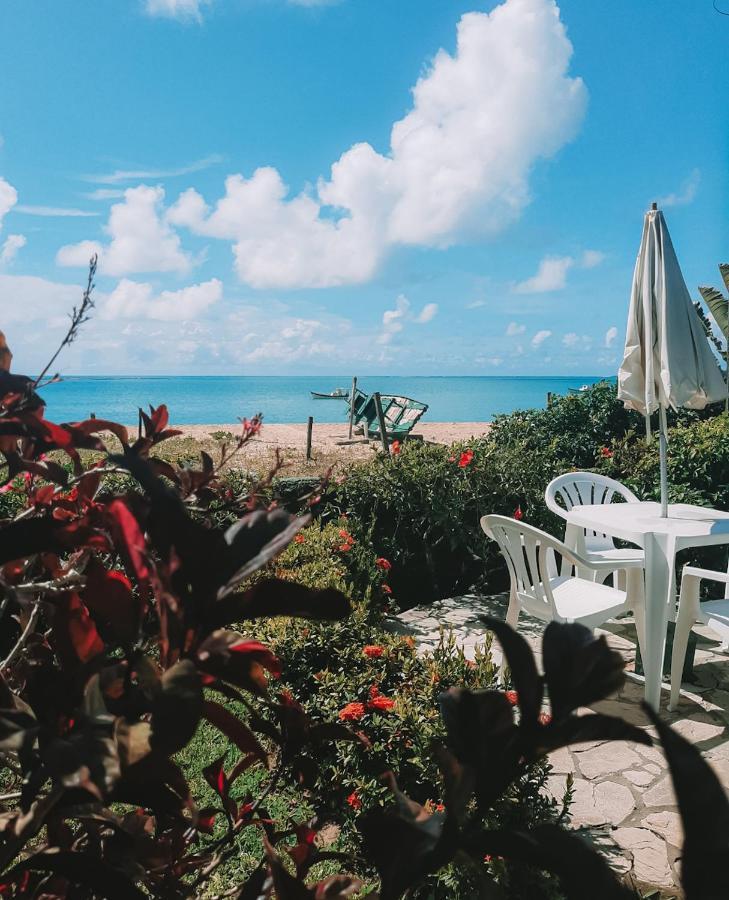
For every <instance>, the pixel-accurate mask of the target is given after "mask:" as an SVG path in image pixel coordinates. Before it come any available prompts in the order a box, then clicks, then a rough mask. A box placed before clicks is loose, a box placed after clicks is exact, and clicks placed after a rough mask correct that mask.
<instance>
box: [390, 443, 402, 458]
mask: <svg viewBox="0 0 729 900" xmlns="http://www.w3.org/2000/svg"><path fill="white" fill-rule="evenodd" d="M390 450H391V451H392V455H393V456H398V455H399V453H400V441H393V442H392V446H391V447H390Z"/></svg>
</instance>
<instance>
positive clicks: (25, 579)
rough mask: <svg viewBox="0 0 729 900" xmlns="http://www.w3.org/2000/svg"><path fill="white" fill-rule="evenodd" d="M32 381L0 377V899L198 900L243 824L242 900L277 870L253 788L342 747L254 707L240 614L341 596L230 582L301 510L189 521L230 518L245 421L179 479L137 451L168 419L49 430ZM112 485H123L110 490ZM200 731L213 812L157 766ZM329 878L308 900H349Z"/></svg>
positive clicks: (266, 690) (273, 706) (281, 835)
mask: <svg viewBox="0 0 729 900" xmlns="http://www.w3.org/2000/svg"><path fill="white" fill-rule="evenodd" d="M90 286H91V282H90ZM90 305H92V304H90V301H89V303H86V301H85V305H84V306H83V309H80V310H79V311H74V316H76V319H74V321H77V319H78V316H79V315H80V316H81V318H82V319H83V316H85V315H86V314H87V313H88V309H89V307H90ZM71 339H72V338H71ZM68 342H70V340H69V341H67V343H68ZM38 381H39V380H36V382H34V381H31V379H28V378H23V377H22V376H17V375H10V373H9V372H8V371H6V370H3V371H0V491H5V492H10V491H13V492H14V491H16V490H17V488H16V486H15V485H16V479H17V478H18V477H19V476H21V477H22V479H23V481H22V487H21V488H20V490H19V494H22V497H23V500H22V502H21V503H20V504H19V506H18V512H17V513H16V514H14V516H13V517H12V518H9V519H8V518H6V519H0V617H2V630H0V758H2V760H3V761H5V762H6V763H7V766H8V767H9V768H6V770H5V771H6V772H7V773H8V778H7V779H6V782H5V783H4V787H6V790H10V793H7V794H6V798H5V805H4V811H3V812H2V813H0V871H1V873H2V874H0V895H1V896H3V897H31V896H41V895H42V896H43V897H47V898H53V897H66V896H79V897H80V896H84V897H89V898H92V897H101V896H104V897H106V896H108V897H112V896H113V897H119V898H125V900H126V898H141V897H144V896H147V897H149V896H151V897H159V898H173V897H178V898H183V897H194V896H197V894H198V888H199V887H200V885H201V884H202V883H203V881H204V880H205V879H206V878H207V877H209V876H210V875H211V874H212V872H213V871H214V870H215V868H216V867H217V866H218V865H219V864H220V862H221V861H222V860H223V859H224V858H225V856H226V854H228V853H229V852H230V851H231V848H233V847H234V841H235V839H236V836H237V835H238V833H239V832H240V831H241V830H243V829H247V828H255V829H259V830H260V832H261V834H262V835H264V836H265V840H266V846H265V847H264V845H263V844H262V845H261V858H260V865H259V867H258V868H257V869H256V870H255V871H253V873H252V874H249V875H248V876H246V878H245V879H244V880H243V881H242V883H241V885H240V889H241V891H243V894H245V895H246V896H248V895H249V894H250V896H258V893H259V890H258V886H259V885H262V884H263V882H262V881H260V879H261V875H262V873H263V875H265V877H266V878H269V877H273V879H274V881H276V880H279V881H280V880H281V879H282V878H283V877H284V875H283V872H285V869H283V867H282V866H281V863H280V858H279V856H278V855H277V853H276V850H275V846H276V845H277V843H278V842H280V841H282V840H285V839H287V838H288V837H289V836H290V835H291V832H290V831H289V832H286V831H285V830H279V829H278V828H277V826H276V823H275V822H273V821H272V820H271V818H270V816H269V814H268V813H267V811H266V809H265V797H266V796H267V795H268V793H269V792H270V791H271V790H272V789H273V788H274V787H275V786H276V784H278V783H279V782H280V781H281V779H286V778H289V779H290V780H292V782H293V783H294V784H297V783H298V784H302V785H306V784H311V783H312V782H313V780H315V779H316V762H315V760H316V759H317V755H319V756H321V753H320V752H319V753H318V754H317V747H319V748H320V747H321V745H322V744H323V743H328V742H332V741H339V740H352V741H359V740H360V738H358V737H357V736H356V735H354V734H353V733H352V732H351V731H349V729H348V728H346V727H345V726H344V725H343V724H340V723H326V722H319V721H313V720H312V719H310V718H309V716H308V715H307V714H306V713H305V712H304V710H303V708H302V707H301V706H300V705H298V704H297V703H296V701H294V700H293V698H291V697H289V696H287V695H281V696H280V697H279V698H275V697H273V696H272V695H271V693H270V686H271V682H272V680H275V679H276V678H278V677H279V676H280V674H281V663H280V662H279V660H278V659H277V658H276V657H275V655H274V654H273V653H272V652H271V651H270V650H269V649H268V647H266V646H265V645H264V644H262V643H260V642H259V641H257V640H256V637H255V632H254V631H253V630H252V620H253V619H254V618H256V617H260V616H266V615H268V616H276V615H286V616H294V617H296V616H299V617H305V618H306V617H311V618H316V619H327V618H332V619H340V618H343V617H345V616H347V615H348V613H349V609H350V606H349V601H348V600H347V599H346V598H345V597H344V596H343V595H342V594H340V593H339V592H338V591H335V590H331V589H329V590H323V591H316V590H312V589H309V588H306V587H303V586H301V585H297V584H293V583H290V582H287V581H281V580H277V579H274V578H266V579H259V580H257V581H256V582H255V584H254V585H253V586H249V584H248V579H249V578H250V576H251V575H252V574H254V573H255V572H257V571H258V570H259V569H261V568H262V567H264V566H266V565H267V564H268V563H269V562H270V561H271V560H272V559H273V558H274V557H275V556H277V555H278V554H279V553H280V552H281V551H282V550H284V549H285V547H286V546H287V545H288V544H289V542H290V541H291V540H293V539H294V538H295V537H296V535H297V534H298V532H299V531H300V529H301V528H302V527H304V526H305V525H307V524H308V522H309V521H310V518H311V517H310V515H306V516H301V517H294V516H292V515H290V514H289V513H287V512H285V511H283V510H280V509H269V510H267V509H259V508H257V502H256V499H255V498H256V496H257V489H256V488H254V489H253V490H252V492H251V496H250V497H241V498H235V500H236V506H235V508H236V509H238V510H240V512H241V513H242V515H241V517H240V518H239V519H238V521H236V522H235V523H234V524H233V525H232V526H230V527H227V528H223V527H219V526H217V525H215V524H213V523H212V522H211V521H209V520H208V518H207V517H206V516H205V510H206V508H207V506H208V505H209V503H210V502H212V501H213V500H214V501H216V502H217V503H219V504H226V505H227V508H228V509H230V508H231V502H230V496H229V493H228V494H226V490H227V489H225V488H223V487H222V486H221V484H220V481H219V478H218V474H219V472H220V469H221V467H222V466H224V465H225V464H226V463H227V462H228V461H229V460H230V458H231V456H232V455H233V453H235V452H237V450H238V449H240V448H241V447H242V446H243V445H244V444H245V443H247V441H249V440H251V439H253V438H254V437H255V435H256V434H257V433H258V432H259V430H260V427H261V418H260V416H255V417H254V418H253V419H250V420H243V422H242V430H241V434H240V436H239V438H238V439H236V440H235V441H233V442H232V444H231V446H229V447H224V448H222V450H221V459H220V460H219V461H217V462H216V461H213V460H212V459H211V457H209V456H208V455H206V454H203V455H202V457H201V462H200V466H199V467H195V466H186V467H184V468H183V467H181V466H173V465H171V464H170V463H168V462H166V461H165V460H163V459H161V458H159V457H157V456H156V455H155V451H156V447H157V446H158V445H159V444H160V443H161V442H162V441H164V440H166V439H167V438H169V437H171V436H173V435H174V434H176V433H177V432H176V431H174V430H173V429H171V428H170V427H169V413H168V410H167V408H166V407H165V406H158V407H157V408H153V409H150V411H149V413H146V412H143V411H141V410H140V414H139V423H140V425H139V433H138V434H137V436H136V437H135V438H132V437H130V435H129V434H128V432H127V429H126V428H124V427H123V426H122V425H119V424H117V423H114V422H109V421H106V420H102V419H89V420H86V421H82V422H74V423H62V424H57V423H55V422H53V421H51V420H49V419H47V418H46V416H45V406H44V403H43V400H42V399H41V397H40V394H39V393H38V392H39V391H40V390H41V389H42V387H43V385H42V384H39V383H38ZM87 450H93V451H95V454H96V455H95V461H94V462H88V460H87V456H88V455H87V454H84V453H82V452H81V451H87ZM49 453H51V458H48V456H47V454H49ZM99 454H100V458H99ZM57 457H58V458H59V459H60V462H59V461H57V460H56V458H57ZM64 457H65V459H66V460H67V462H66V464H65V465H64V464H63V458H64ZM69 462H70V465H69V464H68V463H69ZM118 473H124V474H126V476H127V478H126V480H125V481H124V482H123V483H125V484H127V485H128V487H125V488H123V489H121V490H114V489H113V486H112V485H116V484H119V480H118V479H117V480H115V481H113V482H112V481H110V479H109V476H110V475H117V474H118ZM12 508H15V506H13V507H12ZM201 511H202V513H201ZM345 543H347V544H350V545H351V538H350V539H345ZM233 622H235V623H237V626H238V628H239V629H242V630H240V631H236V630H233V629H232V628H231V627H230V626H231V623H233ZM230 700H234V701H238V703H237V704H236V706H235V707H228V706H227V705H226V704H227V702H228V701H230ZM233 709H235V710H240V709H244V710H247V714H246V715H245V716H243V715H241V714H240V712H238V711H236V712H234V711H233ZM202 719H205V720H206V722H207V723H209V725H210V726H212V727H214V728H216V729H217V730H218V731H220V732H221V733H222V734H223V735H224V736H225V737H226V738H227V739H228V741H229V742H230V745H229V747H230V749H229V750H228V752H227V754H226V756H225V758H224V759H221V760H219V761H218V762H216V763H214V764H212V765H211V766H208V767H207V768H206V769H205V770H204V771H203V772H202V774H203V775H204V777H205V779H207V781H208V783H209V784H210V786H211V787H212V788H213V790H214V792H215V794H216V796H217V798H218V800H217V802H216V803H213V804H210V803H208V804H207V805H204V806H202V807H198V804H197V801H196V798H195V797H194V796H192V794H191V791H190V787H189V785H188V783H187V781H186V778H185V776H184V775H183V773H182V770H181V769H180V768H179V766H178V765H177V763H176V762H175V761H174V755H175V754H176V753H178V752H179V751H180V750H181V749H183V748H184V747H185V746H186V745H187V744H188V743H189V741H190V740H191V739H192V737H193V735H194V734H195V732H196V730H197V728H198V726H199V724H200V721H201V720H202ZM252 766H258V767H261V768H262V770H264V772H267V773H268V774H264V777H263V779H262V781H261V788H260V793H259V796H258V797H255V796H252V797H244V798H242V799H241V798H240V796H239V795H238V794H237V793H236V792H235V791H234V790H233V787H234V784H235V782H236V779H238V778H239V777H240V775H241V774H242V773H243V772H245V771H246V770H247V769H248V768H251V767H252ZM6 785H7V786H6ZM13 785H16V786H17V791H16V793H15V794H14V793H13V790H14V788H13ZM14 796H17V804H15V805H13V804H12V803H8V800H9V799H12V798H13V797H14ZM316 827H317V826H316V823H309V824H308V825H307V826H306V829H304V830H299V831H298V832H296V834H295V835H294V836H295V837H296V838H297V840H298V843H297V845H296V846H295V847H293V848H291V847H289V848H288V853H289V855H290V856H291V857H292V859H293V860H294V862H295V864H296V870H297V874H296V876H295V878H294V876H291V875H289V874H288V873H286V877H287V878H293V879H294V880H295V881H297V882H298V880H299V879H304V878H305V877H306V875H307V873H308V871H309V869H310V868H311V866H312V865H314V864H315V863H316V862H317V861H318V860H319V858H320V856H321V853H320V851H319V850H318V848H317V847H316V845H315V842H314V837H315V835H316ZM279 869H281V871H279ZM271 873H272V874H271ZM341 878H342V879H343V880H342V882H341V885H340V882H337V881H334V880H332V881H331V885H329V884H327V885H324V887H322V888H321V890H326V891H328V892H327V893H326V894H323V893H321V890H320V889H319V888H317V890H320V892H319V893H318V894H317V896H331V897H336V896H345V894H344V893H342V892H343V891H344V890H345V889H346V886H347V885H349V886H351V884H352V882H351V880H349V881H348V880H347V876H341ZM264 880H265V879H264ZM340 887H341V891H339V888H340ZM330 888H331V890H330ZM301 889H302V890H307V891H308V890H309V888H308V887H305V883H304V881H301ZM243 894H241V896H242V895H243ZM264 895H265V896H268V894H267V893H266V894H264ZM306 896H309V894H308V893H307V894H306Z"/></svg>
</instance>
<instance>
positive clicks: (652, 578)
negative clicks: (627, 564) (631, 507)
mask: <svg viewBox="0 0 729 900" xmlns="http://www.w3.org/2000/svg"><path fill="white" fill-rule="evenodd" d="M675 555H676V547H675V540H674V539H673V538H670V537H666V536H664V535H655V534H651V535H646V543H645V655H644V657H643V667H644V670H645V699H646V703H649V704H650V705H651V706H652V707H653V709H654V710H656V712H657V711H658V709H659V707H660V702H661V681H662V680H663V654H664V653H665V649H666V629H667V628H668V611H669V607H670V602H671V600H672V599H673V594H674V572H673V567H674V561H675Z"/></svg>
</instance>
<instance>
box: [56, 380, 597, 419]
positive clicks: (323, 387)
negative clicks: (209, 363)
mask: <svg viewBox="0 0 729 900" xmlns="http://www.w3.org/2000/svg"><path fill="white" fill-rule="evenodd" d="M599 380H600V379H599V378H598V377H591V376H587V375H575V376H574V377H558V378H541V377H540V378H537V377H534V378H530V377H495V376H483V377H481V376H467V377H459V376H443V377H429V376H413V377H405V376H381V375H373V376H371V377H362V378H359V379H358V386H359V387H360V388H361V389H362V390H363V391H365V392H367V393H370V392H373V391H380V393H383V394H399V395H404V396H406V397H412V398H413V399H415V400H420V401H422V402H423V403H427V404H428V407H429V408H428V411H427V413H426V421H430V422H488V421H490V420H491V419H492V418H493V416H494V415H496V414H498V413H508V412H512V411H513V410H515V409H527V408H531V407H544V406H545V405H546V400H547V393H548V392H551V393H557V394H565V393H567V391H568V389H570V388H579V387H581V386H582V385H583V384H592V383H594V382H595V381H599ZM351 383H352V382H351V377H350V376H344V375H342V376H325V375H310V376H309V375H299V376H295V377H288V376H273V377H258V376H248V375H244V376H164V377H162V376H153V377H143V376H139V377H137V376H127V377H108V378H105V377H99V376H96V377H67V378H64V379H63V381H61V382H60V383H58V384H51V385H48V386H47V387H45V388H44V389H43V392H42V393H43V396H44V398H45V400H46V403H47V409H46V416H47V417H48V418H49V419H51V420H53V421H56V422H73V421H77V420H79V419H85V418H88V417H89V416H90V414H91V413H94V414H95V415H96V416H97V417H98V418H104V419H112V420H113V421H116V422H123V423H125V424H132V423H136V421H137V409H138V408H139V407H140V406H141V407H144V408H145V409H146V408H148V407H149V405H150V404H151V405H152V406H158V405H159V404H160V403H166V404H167V406H168V408H169V410H170V418H171V420H172V422H173V423H175V424H177V425H212V424H229V423H233V422H236V421H237V419H238V417H244V416H247V417H249V418H250V417H251V416H252V415H253V414H254V413H257V412H262V413H263V415H264V419H265V421H266V422H270V423H285V422H305V421H306V419H307V417H308V416H314V420H315V421H317V422H341V421H344V419H345V417H346V406H347V404H346V402H345V401H344V400H314V399H312V397H311V393H310V392H311V391H321V392H330V391H332V390H334V389H335V388H337V387H342V388H344V389H346V390H348V389H349V388H350V386H351Z"/></svg>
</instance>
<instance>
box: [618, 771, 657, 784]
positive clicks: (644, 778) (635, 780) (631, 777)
mask: <svg viewBox="0 0 729 900" xmlns="http://www.w3.org/2000/svg"><path fill="white" fill-rule="evenodd" d="M623 777H624V778H627V779H628V781H629V782H630V783H631V784H635V785H637V786H638V787H647V786H648V785H649V784H650V783H651V781H653V779H654V778H655V777H656V776H655V775H654V774H651V773H650V772H646V770H645V769H627V770H626V771H625V772H623Z"/></svg>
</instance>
